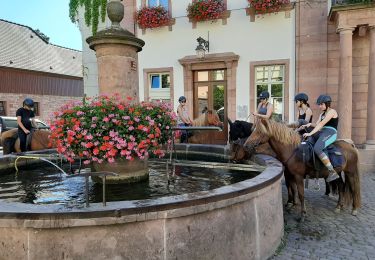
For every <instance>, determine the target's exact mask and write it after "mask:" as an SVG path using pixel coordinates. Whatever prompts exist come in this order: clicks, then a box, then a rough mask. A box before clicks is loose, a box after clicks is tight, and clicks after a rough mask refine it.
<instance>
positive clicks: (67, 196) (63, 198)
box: [0, 163, 256, 207]
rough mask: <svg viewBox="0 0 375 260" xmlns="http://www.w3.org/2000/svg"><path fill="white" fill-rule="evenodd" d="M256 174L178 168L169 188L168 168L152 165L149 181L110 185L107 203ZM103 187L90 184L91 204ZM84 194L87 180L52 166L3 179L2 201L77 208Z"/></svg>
mask: <svg viewBox="0 0 375 260" xmlns="http://www.w3.org/2000/svg"><path fill="white" fill-rule="evenodd" d="M255 175H256V173H252V172H242V171H232V170H230V171H229V170H225V169H209V168H200V167H186V166H176V168H175V175H174V177H173V178H172V180H173V181H172V182H170V185H168V176H167V174H166V169H165V165H164V164H160V163H159V164H153V163H150V178H149V179H148V180H147V181H144V182H139V183H132V184H118V185H107V187H106V198H107V201H120V200H139V199H148V198H157V197H162V196H168V195H178V194H184V193H190V192H195V191H206V190H211V189H215V188H218V187H221V186H224V185H229V184H232V183H236V182H239V181H243V180H245V179H249V178H252V177H254V176H255ZM102 188H103V187H102V184H97V183H94V182H91V181H90V186H89V198H90V202H101V201H102V198H103V194H102V192H103V190H102ZM84 193H85V179H84V178H82V177H66V176H64V175H61V174H60V172H58V171H57V170H56V169H55V168H53V167H52V166H51V167H50V166H44V167H38V169H34V170H28V171H20V172H19V173H18V174H5V175H4V174H3V175H2V176H0V200H6V201H18V202H23V203H32V204H61V205H65V206H67V207H77V206H82V205H83V204H84V202H85V194H84Z"/></svg>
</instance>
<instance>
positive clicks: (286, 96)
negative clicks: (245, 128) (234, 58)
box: [249, 59, 290, 122]
mask: <svg viewBox="0 0 375 260" xmlns="http://www.w3.org/2000/svg"><path fill="white" fill-rule="evenodd" d="M275 65H283V66H284V75H283V76H284V81H283V82H284V89H283V102H284V103H283V115H282V120H283V121H286V122H289V73H290V60H289V59H280V60H265V61H254V62H250V66H249V67H250V102H249V112H250V114H251V113H253V112H255V111H256V109H257V107H258V103H257V97H256V87H257V82H256V74H255V73H256V70H255V69H256V67H258V66H275ZM274 83H276V82H274Z"/></svg>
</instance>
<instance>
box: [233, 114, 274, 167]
mask: <svg viewBox="0 0 375 260" xmlns="http://www.w3.org/2000/svg"><path fill="white" fill-rule="evenodd" d="M228 123H229V144H230V152H231V154H230V156H229V159H230V160H231V161H234V162H241V161H244V160H248V159H250V157H251V154H250V153H249V152H248V151H247V150H246V149H244V147H243V144H244V143H245V141H246V140H247V138H248V137H249V136H250V134H251V132H252V128H253V125H254V124H253V123H249V122H247V121H242V120H235V121H234V122H232V121H231V120H230V119H228ZM255 153H257V154H267V155H270V156H273V157H275V156H276V155H275V153H274V152H273V151H272V148H271V147H270V145H269V144H268V143H265V144H262V145H259V146H258V147H256V149H255Z"/></svg>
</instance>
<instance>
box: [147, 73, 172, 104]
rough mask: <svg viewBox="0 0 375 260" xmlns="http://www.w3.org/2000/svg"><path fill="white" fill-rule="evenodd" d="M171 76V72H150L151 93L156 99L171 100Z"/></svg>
mask: <svg viewBox="0 0 375 260" xmlns="http://www.w3.org/2000/svg"><path fill="white" fill-rule="evenodd" d="M170 87H171V76H170V74H169V73H167V72H165V73H150V74H149V95H150V99H151V100H154V99H157V100H160V99H162V100H170V95H171V92H170Z"/></svg>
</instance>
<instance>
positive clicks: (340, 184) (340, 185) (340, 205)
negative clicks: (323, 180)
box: [332, 177, 345, 213]
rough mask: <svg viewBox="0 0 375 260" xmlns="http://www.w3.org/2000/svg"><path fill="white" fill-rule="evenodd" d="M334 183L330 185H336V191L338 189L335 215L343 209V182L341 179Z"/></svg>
mask: <svg viewBox="0 0 375 260" xmlns="http://www.w3.org/2000/svg"><path fill="white" fill-rule="evenodd" d="M333 182H334V183H332V184H333V185H337V187H338V188H337V189H338V192H339V201H338V202H337V205H336V208H335V212H336V213H340V211H341V210H342V209H343V208H344V196H345V194H344V189H345V187H344V182H343V181H342V179H341V177H340V178H339V179H337V180H335V181H333Z"/></svg>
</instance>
